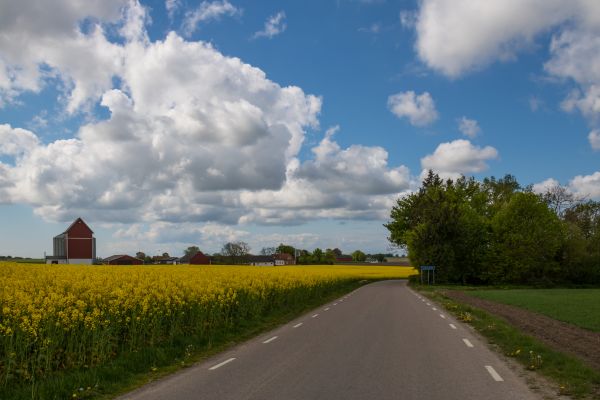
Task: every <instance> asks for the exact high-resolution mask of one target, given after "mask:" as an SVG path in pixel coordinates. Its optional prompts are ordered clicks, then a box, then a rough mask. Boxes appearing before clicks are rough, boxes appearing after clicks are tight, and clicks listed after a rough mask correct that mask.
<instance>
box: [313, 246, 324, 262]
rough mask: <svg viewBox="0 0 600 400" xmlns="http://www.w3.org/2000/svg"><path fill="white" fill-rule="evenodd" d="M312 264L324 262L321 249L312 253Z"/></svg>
mask: <svg viewBox="0 0 600 400" xmlns="http://www.w3.org/2000/svg"><path fill="white" fill-rule="evenodd" d="M311 262H313V263H315V264H319V263H321V262H323V250H321V249H320V248H318V247H317V248H316V249H315V250H314V251H313V252H312V257H311Z"/></svg>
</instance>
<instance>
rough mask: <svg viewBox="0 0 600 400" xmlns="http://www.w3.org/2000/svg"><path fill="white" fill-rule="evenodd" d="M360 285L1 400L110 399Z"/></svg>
mask: <svg viewBox="0 0 600 400" xmlns="http://www.w3.org/2000/svg"><path fill="white" fill-rule="evenodd" d="M370 282H373V281H369V283H370ZM365 283H367V282H366V281H360V282H348V283H347V284H345V285H344V286H341V287H340V286H338V287H337V288H335V289H333V290H332V292H331V293H330V294H329V295H328V296H326V297H319V298H314V299H312V300H311V301H308V302H306V303H304V304H298V305H295V306H294V307H293V308H288V309H285V310H282V309H279V310H274V311H273V312H272V313H270V315H268V316H265V317H263V318H262V319H260V320H254V321H246V322H245V323H243V324H238V325H237V326H236V327H235V328H234V329H231V330H228V331H223V332H221V333H220V334H219V335H217V336H215V337H214V338H212V340H211V341H210V342H207V341H206V340H201V339H199V337H195V336H181V337H176V338H174V339H173V340H172V341H171V342H169V343H165V344H162V345H160V346H156V347H148V348H144V349H140V350H139V351H137V352H131V353H124V354H121V355H120V356H118V357H117V358H115V359H114V360H112V361H111V362H109V363H106V364H104V365H100V366H96V367H93V368H87V369H80V370H76V371H70V372H60V373H55V374H53V375H50V376H49V377H48V378H46V379H44V380H42V381H38V382H35V383H34V384H33V385H22V386H19V387H10V388H5V389H2V390H0V399H2V400H32V399H44V400H54V399H56V400H58V399H61V400H64V399H111V398H114V397H115V396H117V395H119V394H122V393H125V392H128V391H130V390H133V389H135V388H137V387H139V386H142V385H144V384H146V383H149V382H151V381H153V380H156V379H158V378H160V377H163V376H166V375H169V374H171V373H173V372H175V371H177V370H180V369H182V368H185V367H189V366H191V365H192V364H194V363H195V362H198V361H200V360H202V359H205V358H207V357H210V356H211V355H214V354H217V353H220V352H222V351H224V350H226V349H228V348H230V347H232V346H234V345H235V344H238V343H241V342H244V341H246V340H248V339H250V338H252V337H254V336H256V335H258V334H260V333H262V332H265V331H269V330H271V329H273V328H275V327H277V326H279V325H281V324H284V323H286V322H288V321H290V320H292V319H294V318H296V317H297V316H299V315H301V314H302V313H304V312H307V311H309V310H311V309H313V308H315V307H318V306H319V305H321V304H324V303H327V302H329V301H331V300H333V299H335V298H337V297H339V296H341V295H343V294H345V293H348V292H350V291H352V290H354V289H356V288H357V287H359V286H362V285H363V284H365Z"/></svg>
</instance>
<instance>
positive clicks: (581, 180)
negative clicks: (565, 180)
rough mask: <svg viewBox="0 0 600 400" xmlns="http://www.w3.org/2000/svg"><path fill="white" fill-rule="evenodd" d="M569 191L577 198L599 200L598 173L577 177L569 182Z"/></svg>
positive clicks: (599, 185)
mask: <svg viewBox="0 0 600 400" xmlns="http://www.w3.org/2000/svg"><path fill="white" fill-rule="evenodd" d="M569 189H570V190H571V191H572V192H573V193H575V194H576V195H578V196H581V197H585V198H589V199H595V200H598V199H600V171H599V172H594V173H593V174H591V175H578V176H576V177H574V178H573V179H571V181H570V182H569Z"/></svg>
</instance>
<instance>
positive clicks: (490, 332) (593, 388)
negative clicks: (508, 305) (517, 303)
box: [416, 286, 600, 399]
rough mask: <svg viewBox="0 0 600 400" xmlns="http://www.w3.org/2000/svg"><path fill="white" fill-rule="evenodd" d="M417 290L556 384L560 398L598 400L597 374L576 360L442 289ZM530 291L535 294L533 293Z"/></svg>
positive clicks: (518, 360)
mask: <svg viewBox="0 0 600 400" xmlns="http://www.w3.org/2000/svg"><path fill="white" fill-rule="evenodd" d="M416 288H417V289H418V290H420V291H421V292H422V293H423V294H425V295H427V296H428V297H429V298H431V299H432V300H434V301H437V302H438V303H440V304H442V305H443V306H444V307H445V308H446V310H448V311H449V312H450V313H451V314H453V315H454V317H455V318H456V319H458V320H459V321H462V322H464V323H467V324H470V325H471V326H472V327H473V328H474V329H476V330H477V331H478V332H479V333H480V334H481V335H482V336H484V337H485V338H486V339H487V340H488V341H489V343H490V344H491V345H492V346H493V347H495V348H496V349H497V351H499V352H500V353H502V354H504V355H505V356H507V357H510V358H513V359H514V360H516V361H517V362H519V363H520V364H521V365H522V366H523V367H524V368H526V369H528V370H530V371H536V372H538V373H540V374H541V375H543V376H545V377H547V378H549V379H550V380H551V381H553V382H555V386H556V390H557V392H558V393H559V394H561V395H568V396H571V397H574V398H586V399H597V398H600V371H597V370H595V369H593V368H591V367H589V366H588V365H586V364H585V363H584V362H582V361H581V360H579V359H578V358H576V357H572V356H569V355H565V354H563V353H562V352H560V351H557V350H554V349H552V348H550V347H549V346H547V345H545V344H543V343H541V342H540V341H539V340H536V339H535V338H533V337H531V336H528V335H526V334H524V333H523V332H521V331H520V330H519V329H517V328H515V327H514V326H512V325H510V324H509V323H507V322H506V321H505V320H503V319H502V318H498V317H496V316H494V315H492V314H490V313H487V312H485V311H483V310H481V309H478V308H474V307H471V306H469V305H467V304H463V303H461V302H458V301H456V300H454V299H451V298H449V297H448V296H445V295H444V290H445V289H443V288H436V287H431V286H429V287H427V286H417V287H416ZM530 291H531V292H534V293H535V292H536V290H535V289H532V290H530ZM469 293H471V292H469ZM479 293H483V291H481V292H479ZM580 306H581V305H580ZM590 350H592V349H590Z"/></svg>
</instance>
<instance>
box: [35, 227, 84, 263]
mask: <svg viewBox="0 0 600 400" xmlns="http://www.w3.org/2000/svg"><path fill="white" fill-rule="evenodd" d="M95 258H96V238H95V237H94V232H93V231H92V230H91V229H90V227H89V226H88V225H87V224H86V223H85V222H84V221H83V219H81V218H77V219H76V220H75V221H74V222H73V223H72V224H71V225H70V226H69V227H68V228H67V230H66V231H64V232H63V233H61V234H60V235H57V236H55V237H54V239H53V255H52V256H47V257H46V264H92V263H93V262H94V259H95Z"/></svg>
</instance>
